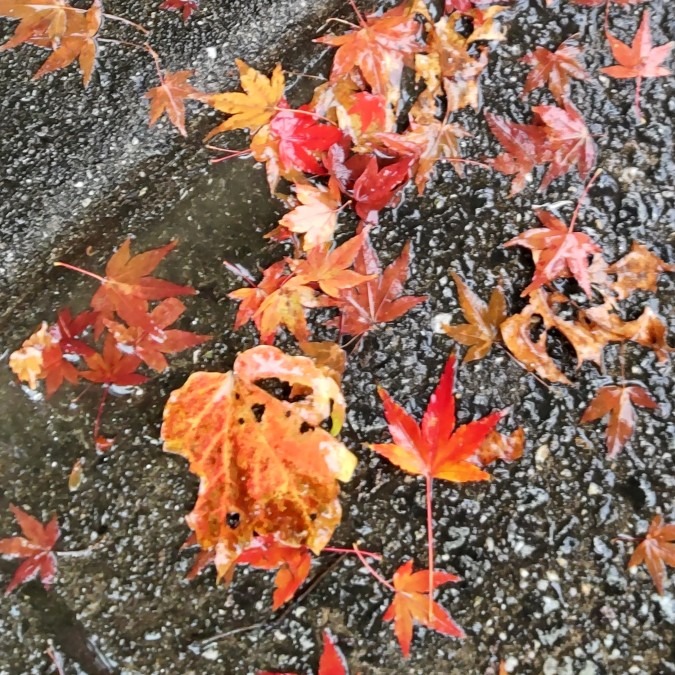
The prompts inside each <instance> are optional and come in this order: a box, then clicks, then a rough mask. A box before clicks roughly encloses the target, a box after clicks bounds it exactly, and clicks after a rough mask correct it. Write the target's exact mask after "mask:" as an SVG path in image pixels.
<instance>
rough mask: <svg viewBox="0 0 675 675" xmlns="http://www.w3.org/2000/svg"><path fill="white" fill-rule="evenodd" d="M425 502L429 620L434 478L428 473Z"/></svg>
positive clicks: (432, 556) (431, 583) (431, 600)
mask: <svg viewBox="0 0 675 675" xmlns="http://www.w3.org/2000/svg"><path fill="white" fill-rule="evenodd" d="M425 482H426V503H427V550H428V552H429V553H428V558H429V560H428V564H429V621H431V620H432V618H433V612H434V598H433V596H434V518H433V513H432V509H433V489H434V479H433V476H432V475H431V474H430V473H427V475H426V476H425Z"/></svg>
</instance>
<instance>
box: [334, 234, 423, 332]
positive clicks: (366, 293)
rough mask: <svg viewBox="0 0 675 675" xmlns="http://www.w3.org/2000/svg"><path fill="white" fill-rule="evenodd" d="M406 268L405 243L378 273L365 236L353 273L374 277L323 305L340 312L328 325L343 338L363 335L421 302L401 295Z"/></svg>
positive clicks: (412, 297)
mask: <svg viewBox="0 0 675 675" xmlns="http://www.w3.org/2000/svg"><path fill="white" fill-rule="evenodd" d="M409 264H410V244H409V243H407V244H405V246H404V247H403V250H402V251H401V254H400V255H399V257H398V258H397V259H396V260H394V262H392V263H391V264H390V265H388V266H387V267H386V268H385V270H384V271H382V270H381V268H380V261H379V260H378V258H377V253H376V252H375V249H374V248H373V245H372V243H371V241H370V237H368V236H367V235H366V236H365V237H364V240H363V246H362V247H361V250H360V251H359V253H358V255H357V256H356V260H355V262H354V270H355V271H356V272H358V273H359V274H363V275H375V276H374V278H373V279H371V280H370V281H366V282H364V283H363V284H359V285H358V286H354V288H349V289H346V290H343V291H342V292H341V293H340V297H339V298H337V299H333V298H331V299H328V300H327V301H325V302H324V304H325V305H327V306H330V307H338V308H339V310H340V318H339V319H334V320H332V321H330V322H329V324H328V325H331V326H336V327H339V328H340V331H341V332H342V333H344V334H346V335H352V336H360V335H365V334H366V333H368V332H370V331H371V330H373V329H374V328H375V327H376V326H377V325H378V324H381V323H389V322H390V321H394V320H395V319H398V318H399V317H401V316H403V315H404V314H405V313H406V312H408V311H410V310H411V309H412V308H413V307H415V306H416V305H419V304H420V303H422V302H425V301H426V300H427V296H426V295H423V296H414V295H407V296H404V295H403V287H404V284H405V282H406V280H407V279H408V267H409Z"/></svg>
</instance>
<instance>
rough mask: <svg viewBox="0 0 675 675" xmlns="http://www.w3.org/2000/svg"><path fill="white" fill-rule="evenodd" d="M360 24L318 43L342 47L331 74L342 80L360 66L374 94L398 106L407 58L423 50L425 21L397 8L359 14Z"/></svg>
mask: <svg viewBox="0 0 675 675" xmlns="http://www.w3.org/2000/svg"><path fill="white" fill-rule="evenodd" d="M359 22H360V27H359V28H358V29H357V30H353V31H350V32H349V33H347V34H345V35H339V36H335V35H328V36H325V37H321V38H317V39H316V40H315V42H320V43H322V44H327V45H331V46H333V47H338V50H337V52H336V53H335V57H334V59H333V67H332V70H331V73H330V79H331V81H336V80H339V79H340V78H341V77H343V76H345V75H349V74H350V73H351V72H352V71H353V70H354V69H355V68H358V70H359V72H360V74H361V75H362V76H363V79H364V80H365V81H366V84H367V85H368V86H369V87H370V88H371V90H372V92H373V93H374V94H379V95H381V96H384V97H385V98H386V99H387V101H388V103H390V104H391V105H393V106H395V105H396V103H397V102H398V100H399V96H400V83H401V75H402V74H403V66H404V65H405V63H406V60H407V59H408V58H409V57H411V56H412V55H413V54H415V53H417V52H420V51H422V50H423V48H424V46H423V44H422V43H421V42H420V40H419V35H420V32H421V24H419V23H418V22H417V21H416V20H415V17H414V16H410V15H405V14H403V15H402V14H401V13H400V12H396V10H393V11H391V12H387V13H385V14H384V15H382V16H374V15H371V16H368V17H366V18H365V19H364V18H363V17H362V16H360V15H359Z"/></svg>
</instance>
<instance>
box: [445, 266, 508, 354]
mask: <svg viewBox="0 0 675 675" xmlns="http://www.w3.org/2000/svg"><path fill="white" fill-rule="evenodd" d="M450 275H451V276H452V279H453V281H454V282H455V286H457V296H458V298H459V306H460V307H461V308H462V312H463V314H464V317H465V318H466V320H467V321H468V322H469V323H464V324H458V325H453V326H450V325H448V324H443V325H442V326H441V327H442V329H443V330H444V331H445V333H446V334H447V335H449V336H450V337H451V338H452V339H453V340H456V341H457V342H459V343H460V344H462V345H465V346H467V347H468V348H469V349H468V350H467V352H466V354H465V356H464V362H465V363H468V362H469V361H476V360H478V359H482V358H484V357H485V356H487V355H488V353H489V352H490V350H491V349H492V345H493V344H494V343H495V342H496V341H498V340H499V326H500V325H501V324H502V322H503V321H504V319H505V318H506V299H505V298H504V291H503V290H502V287H501V286H498V287H497V288H495V289H494V290H493V291H492V295H491V296H490V302H489V304H486V303H485V302H483V301H482V300H481V299H480V298H479V297H478V296H477V295H476V294H475V293H474V292H473V291H472V290H471V289H470V288H469V287H468V286H467V285H466V284H465V283H464V281H462V278H461V277H460V276H459V275H458V274H455V273H454V272H451V273H450Z"/></svg>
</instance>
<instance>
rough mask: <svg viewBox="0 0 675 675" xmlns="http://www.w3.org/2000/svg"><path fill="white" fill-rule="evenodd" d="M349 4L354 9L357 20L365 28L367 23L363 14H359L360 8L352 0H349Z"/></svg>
mask: <svg viewBox="0 0 675 675" xmlns="http://www.w3.org/2000/svg"><path fill="white" fill-rule="evenodd" d="M349 4H350V5H351V6H352V9H353V10H354V14H356V18H357V19H358V20H359V23H360V24H361V26H362V27H363V28H366V27H367V26H368V24H367V23H366V20H365V19H364V18H363V14H361V10H359V8H358V7H357V6H356V3H355V2H354V0H349Z"/></svg>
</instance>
